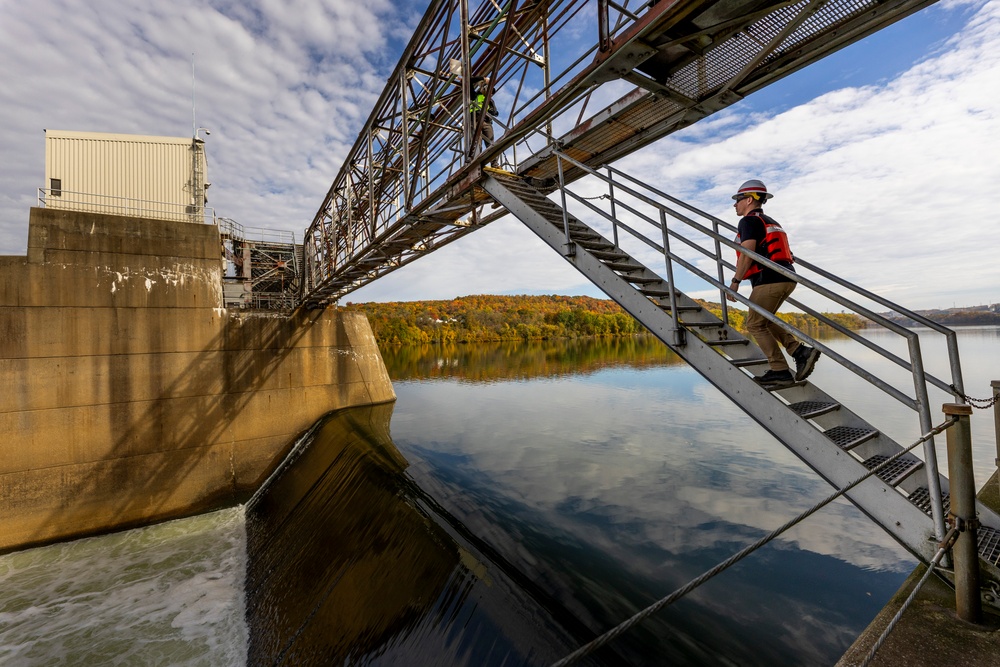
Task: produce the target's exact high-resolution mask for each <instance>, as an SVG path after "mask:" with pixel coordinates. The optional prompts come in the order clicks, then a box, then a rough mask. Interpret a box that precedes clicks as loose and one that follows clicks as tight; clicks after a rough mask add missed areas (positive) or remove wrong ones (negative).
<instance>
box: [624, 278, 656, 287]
mask: <svg viewBox="0 0 1000 667" xmlns="http://www.w3.org/2000/svg"><path fill="white" fill-rule="evenodd" d="M622 278H624V279H625V280H627V281H629V282H630V283H632V284H643V285H650V284H652V283H661V282H663V278H661V277H659V276H622Z"/></svg>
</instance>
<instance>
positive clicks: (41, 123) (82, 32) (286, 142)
mask: <svg viewBox="0 0 1000 667" xmlns="http://www.w3.org/2000/svg"><path fill="white" fill-rule="evenodd" d="M404 4H405V6H404V7H403V8H402V9H401V8H400V6H399V5H400V3H394V2H390V1H389V0H369V1H368V2H365V3H356V2H350V1H348V0H326V1H325V2H303V1H298V2H294V3H288V2H276V1H268V2H256V3H237V2H212V3H208V2H198V1H196V0H180V1H179V2H173V3H152V2H149V1H148V0H129V1H126V2H110V1H109V0H101V1H98V2H92V3H87V5H80V4H79V3H72V2H68V1H66V0H43V1H42V2H39V3H34V4H32V5H26V4H24V3H20V4H18V3H3V4H2V5H0V62H3V63H4V86H3V87H2V88H0V108H2V109H3V115H4V122H3V123H2V124H0V141H2V145H3V146H4V155H5V157H8V159H5V160H3V161H2V163H0V253H9V254H21V253H23V252H24V249H25V245H26V240H27V219H28V208H29V207H30V206H31V205H33V204H34V201H35V191H36V188H38V187H40V186H42V185H43V183H42V179H43V175H44V169H43V167H44V141H43V139H44V135H43V133H42V130H43V129H44V128H50V129H61V130H81V131H96V132H120V133H132V134H149V135H167V136H189V135H190V134H191V132H192V71H191V70H192V64H191V60H192V54H194V60H195V67H194V69H195V75H196V83H195V96H196V110H197V122H198V125H200V126H204V127H208V128H210V129H211V130H212V135H211V137H209V138H208V142H207V145H208V156H209V180H211V181H212V182H213V188H212V190H211V192H210V194H211V202H210V203H211V204H212V205H213V206H214V207H215V208H216V210H217V211H218V213H219V214H220V215H224V216H227V217H232V218H236V219H237V220H239V221H241V222H242V223H244V224H245V225H247V226H266V227H273V228H280V229H290V230H293V231H295V232H297V233H298V234H299V235H301V233H302V231H303V230H304V229H305V228H306V226H307V225H308V223H309V222H310V221H311V219H312V216H313V214H314V213H315V211H316V209H317V208H318V207H319V204H320V202H321V201H322V197H323V195H324V194H325V193H326V191H327V189H328V188H329V186H330V182H331V181H332V180H333V176H334V175H335V174H336V171H337V169H338V168H339V165H340V161H341V159H342V158H343V156H344V155H345V154H346V152H347V150H348V149H349V147H350V146H351V144H353V143H354V140H355V136H356V133H357V129H358V128H359V127H360V126H361V125H362V123H363V122H364V119H365V118H366V117H367V115H368V113H369V111H370V108H371V106H372V104H373V103H374V101H375V99H376V98H377V96H378V94H379V93H380V92H381V90H382V87H383V85H384V81H385V78H386V76H388V73H389V71H391V68H392V66H394V65H395V60H396V59H397V58H398V54H399V52H400V50H401V49H402V42H401V41H400V38H401V36H408V34H409V32H410V30H411V28H409V27H407V25H406V24H405V23H404V21H412V18H413V17H412V15H411V14H412V12H411V11H409V10H408V9H407V8H408V7H410V6H411V5H412V4H413V3H404ZM9 156H17V158H18V159H10V158H9Z"/></svg>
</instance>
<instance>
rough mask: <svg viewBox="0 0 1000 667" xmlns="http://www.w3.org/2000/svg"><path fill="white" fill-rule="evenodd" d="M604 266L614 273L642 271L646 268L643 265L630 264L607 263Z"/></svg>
mask: <svg viewBox="0 0 1000 667" xmlns="http://www.w3.org/2000/svg"><path fill="white" fill-rule="evenodd" d="M604 266H606V267H608V268H609V269H612V270H614V271H642V270H643V269H645V268H646V267H645V266H643V265H642V264H632V263H630V262H605V263H604Z"/></svg>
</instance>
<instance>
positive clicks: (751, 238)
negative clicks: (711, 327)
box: [726, 179, 820, 389]
mask: <svg viewBox="0 0 1000 667" xmlns="http://www.w3.org/2000/svg"><path fill="white" fill-rule="evenodd" d="M773 196H774V195H772V194H770V193H769V192H768V191H767V187H766V186H765V185H764V184H763V183H762V182H761V181H759V180H757V179H750V180H749V181H746V182H745V183H744V184H743V185H741V186H740V189H739V190H738V191H737V193H736V194H735V195H733V200H734V203H733V206H734V207H735V208H736V213H737V215H739V216H740V224H739V227H738V228H737V236H736V242H737V243H739V244H740V245H741V246H742V247H744V248H746V249H747V250H749V251H750V252H756V253H759V254H761V255H764V256H765V257H767V258H768V259H770V260H771V261H772V262H774V263H776V264H779V265H780V266H782V267H784V268H786V269H788V270H789V271H792V272H794V271H795V269H793V268H792V262H793V261H794V259H793V257H792V251H791V249H790V248H789V246H788V235H787V234H785V231H784V230H783V229H782V228H781V225H779V224H778V223H777V222H776V221H775V220H774V219H773V218H771V217H770V216H767V215H764V210H763V206H764V202H766V201H767V200H768V199H770V198H771V197H773ZM747 278H749V279H750V284H751V285H752V286H753V290H752V291H751V292H750V303H753V304H756V305H758V306H760V307H761V308H763V309H765V310H766V311H767V312H769V313H772V314H773V313H777V312H778V308H780V307H781V304H782V303H784V302H785V299H787V298H788V295H790V294H791V293H792V290H794V289H795V282H794V281H793V280H791V279H790V278H788V277H787V276H784V275H782V274H780V273H778V272H777V271H775V270H774V269H771V268H769V267H766V266H763V265H761V264H760V263H759V262H756V261H754V259H753V258H751V257H750V256H749V255H747V254H746V253H741V252H739V251H737V253H736V273H735V274H734V275H733V280H732V282H731V283H730V285H729V286H730V287H731V288H732V289H733V291H739V288H740V283H741V282H742V281H743V280H745V279H747ZM726 298H727V299H729V300H730V301H735V300H736V299H735V298H734V297H733V296H731V295H726ZM746 327H747V331H748V332H750V334H751V335H752V336H753V338H754V340H755V341H756V342H757V345H758V346H759V347H760V349H761V351H762V352H763V353H764V356H766V357H767V362H768V365H769V366H770V368H769V369H768V371H767V372H766V373H764V375H762V376H761V377H760V378H758V382H760V384H761V385H763V386H764V387H766V388H768V389H780V388H781V387H788V386H791V385H792V384H794V383H795V382H801V381H802V380H804V379H806V377H808V375H809V374H810V373H812V370H813V367H814V366H815V365H816V360H817V359H819V355H820V352H819V350H817V349H815V348H813V347H810V346H808V345H806V344H804V343H802V342H801V341H799V340H798V339H796V338H795V337H794V336H793V335H792V334H790V333H788V332H787V331H785V330H784V329H782V328H781V327H780V326H778V325H777V324H775V323H773V322H771V321H769V320H768V319H767V318H765V317H764V316H763V315H761V314H760V313H758V312H757V311H755V310H753V309H751V310H750V312H749V313H748V314H747V322H746ZM779 343H780V345H781V347H784V348H785V349H786V350H788V352H789V354H791V355H792V358H793V359H794V360H795V375H794V376H793V375H792V373H791V371H790V370H789V367H788V362H787V361H785V356H784V355H783V354H782V353H781V347H779Z"/></svg>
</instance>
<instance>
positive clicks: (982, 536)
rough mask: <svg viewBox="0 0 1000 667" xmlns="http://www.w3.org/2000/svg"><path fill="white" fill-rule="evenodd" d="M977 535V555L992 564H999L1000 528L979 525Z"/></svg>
mask: <svg viewBox="0 0 1000 667" xmlns="http://www.w3.org/2000/svg"><path fill="white" fill-rule="evenodd" d="M978 537H979V545H978V547H979V557H980V558H982V559H983V560H985V561H987V562H989V563H993V564H994V565H1000V530H996V529H995V528H990V527H989V526H983V525H980V526H979V531H978Z"/></svg>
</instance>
